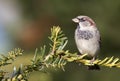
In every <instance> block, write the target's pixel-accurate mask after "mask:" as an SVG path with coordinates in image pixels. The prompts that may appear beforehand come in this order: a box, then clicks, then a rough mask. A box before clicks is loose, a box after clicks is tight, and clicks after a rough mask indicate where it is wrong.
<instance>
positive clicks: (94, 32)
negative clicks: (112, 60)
mask: <svg viewBox="0 0 120 81" xmlns="http://www.w3.org/2000/svg"><path fill="white" fill-rule="evenodd" d="M72 21H73V22H75V23H77V28H76V30H75V42H76V45H77V48H78V50H79V52H80V53H81V54H88V56H87V57H89V58H90V60H91V63H93V62H94V60H95V59H96V57H97V55H98V52H99V50H100V33H99V30H98V28H97V26H96V24H95V22H94V21H93V20H92V19H91V18H90V17H88V16H77V17H76V18H73V19H72ZM88 69H89V70H100V67H99V66H98V65H96V64H95V65H93V66H88Z"/></svg>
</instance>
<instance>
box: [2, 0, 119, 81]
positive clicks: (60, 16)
mask: <svg viewBox="0 0 120 81" xmlns="http://www.w3.org/2000/svg"><path fill="white" fill-rule="evenodd" d="M119 14H120V0H115V1H114V0H0V54H6V53H7V52H8V51H10V50H12V49H13V48H17V47H20V48H22V49H23V50H24V52H25V55H23V56H22V57H20V58H19V59H17V60H16V63H15V65H20V63H23V64H27V63H30V59H31V58H32V57H33V55H34V51H35V48H39V47H41V46H43V45H44V44H46V45H48V42H49V40H48V36H49V35H50V28H51V27H52V26H60V27H61V28H62V30H63V31H64V33H65V34H66V36H67V37H68V40H69V42H68V45H67V47H66V49H69V50H70V51H71V52H78V50H77V48H76V45H75V41H74V31H75V29H76V24H74V23H73V22H72V20H71V19H72V18H74V17H76V16H78V15H87V16H89V17H91V18H92V19H93V20H94V21H95V22H96V24H97V27H98V28H99V30H100V33H101V38H102V45H101V52H100V55H99V58H104V57H106V56H115V57H120V55H119V54H120V36H119V35H120V15H119ZM69 47H71V48H69ZM78 53H79V52H78ZM25 58H26V59H25ZM13 66H14V64H13ZM13 66H12V67H11V68H13ZM65 70H66V71H65V72H63V71H62V70H57V71H56V70H52V71H51V70H50V72H48V73H42V72H34V73H32V74H31V75H30V79H29V81H33V80H34V81H61V80H62V81H113V80H119V74H120V69H117V68H112V69H109V68H105V67H101V71H88V70H87V69H86V67H84V66H78V64H74V63H70V64H68V65H67V66H66V67H65Z"/></svg>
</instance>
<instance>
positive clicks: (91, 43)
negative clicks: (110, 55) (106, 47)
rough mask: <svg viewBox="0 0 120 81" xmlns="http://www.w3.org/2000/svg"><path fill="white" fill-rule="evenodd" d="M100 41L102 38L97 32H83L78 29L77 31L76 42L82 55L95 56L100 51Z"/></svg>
mask: <svg viewBox="0 0 120 81" xmlns="http://www.w3.org/2000/svg"><path fill="white" fill-rule="evenodd" d="M84 31H86V30H84ZM99 40H100V36H99V32H98V31H97V30H93V31H89V30H87V31H86V32H83V30H81V31H79V30H78V29H76V31H75V41H76V44H77V48H78V50H79V51H80V53H81V54H85V53H87V54H89V55H90V56H95V55H96V54H97V52H98V50H99Z"/></svg>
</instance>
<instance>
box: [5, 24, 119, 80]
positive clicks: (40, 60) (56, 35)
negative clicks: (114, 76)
mask: <svg viewBox="0 0 120 81" xmlns="http://www.w3.org/2000/svg"><path fill="white" fill-rule="evenodd" d="M49 39H50V41H51V43H50V49H49V52H48V53H46V46H43V47H41V49H40V53H38V49H36V51H35V55H34V57H33V59H32V61H31V64H30V65H25V66H24V67H22V66H21V67H19V69H18V70H16V68H14V70H13V74H12V76H9V77H7V78H4V79H5V81H8V80H9V81H13V79H14V80H15V81H16V80H19V81H27V80H28V76H29V74H30V73H31V72H34V71H44V70H45V69H46V68H51V67H52V68H61V69H62V70H63V71H64V70H65V69H64V66H65V65H66V64H67V63H70V62H77V63H82V64H83V65H85V66H93V65H95V64H96V65H99V66H106V67H110V68H111V67H116V68H120V61H119V58H113V57H106V58H104V59H103V60H100V59H96V60H95V61H94V62H93V63H91V62H90V60H88V59H85V57H86V56H87V54H83V55H78V54H77V53H71V52H69V50H64V48H65V46H66V45H67V43H68V39H67V37H66V36H65V35H64V34H63V32H62V30H61V28H60V27H59V26H53V28H51V36H50V37H49ZM17 54H21V52H20V51H19V53H17ZM9 57H10V56H9ZM6 58H7V59H8V57H6ZM5 63H6V60H5Z"/></svg>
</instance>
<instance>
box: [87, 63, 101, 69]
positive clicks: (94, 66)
mask: <svg viewBox="0 0 120 81" xmlns="http://www.w3.org/2000/svg"><path fill="white" fill-rule="evenodd" d="M88 70H100V67H99V66H98V65H97V64H95V65H93V66H88Z"/></svg>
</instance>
